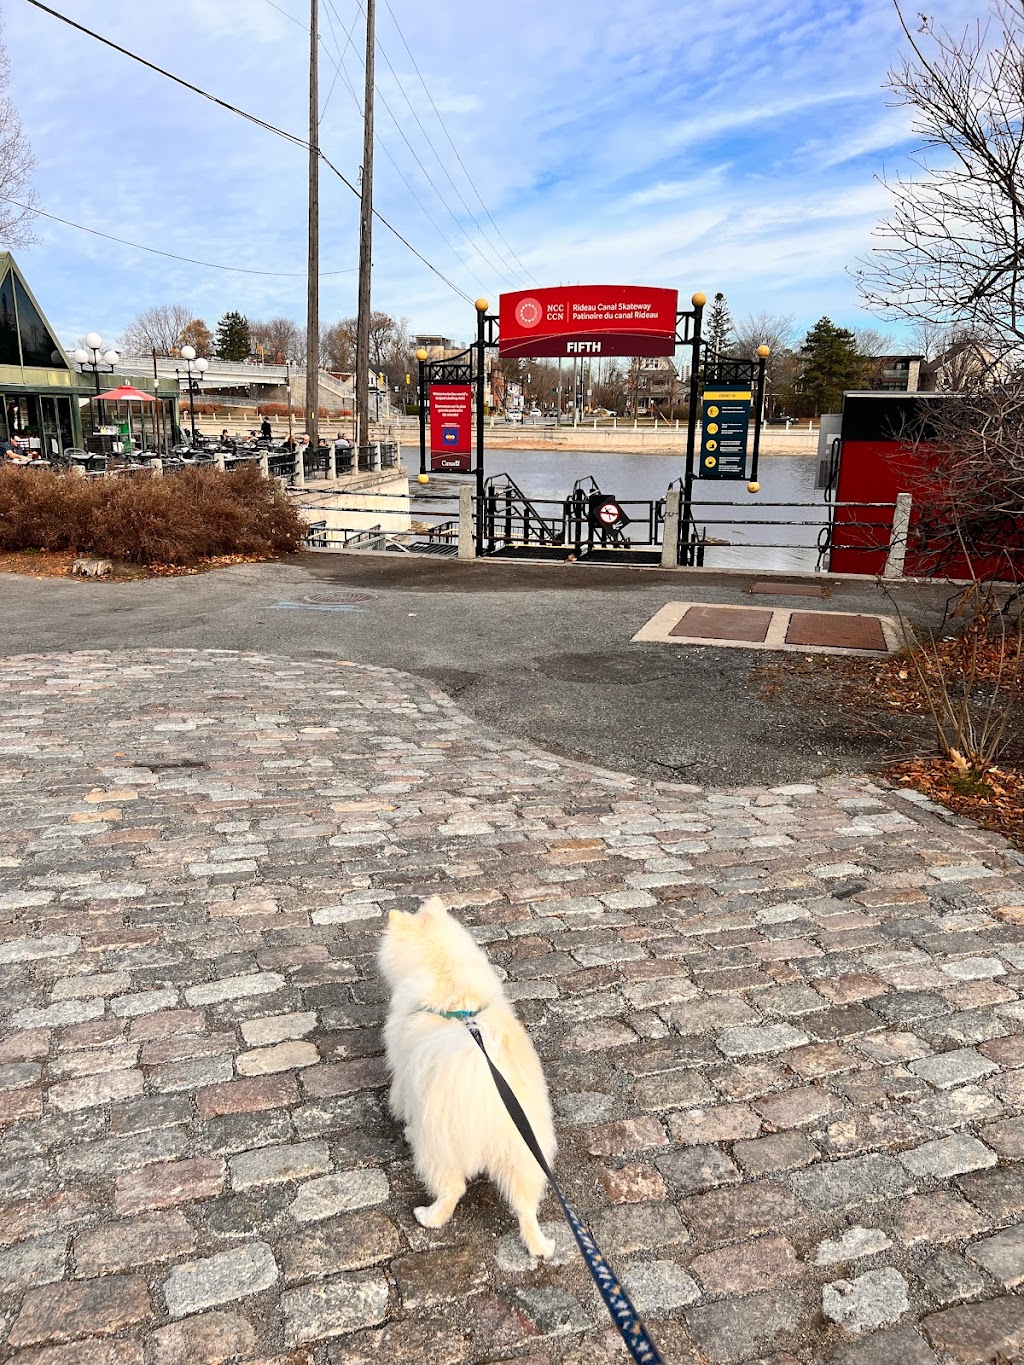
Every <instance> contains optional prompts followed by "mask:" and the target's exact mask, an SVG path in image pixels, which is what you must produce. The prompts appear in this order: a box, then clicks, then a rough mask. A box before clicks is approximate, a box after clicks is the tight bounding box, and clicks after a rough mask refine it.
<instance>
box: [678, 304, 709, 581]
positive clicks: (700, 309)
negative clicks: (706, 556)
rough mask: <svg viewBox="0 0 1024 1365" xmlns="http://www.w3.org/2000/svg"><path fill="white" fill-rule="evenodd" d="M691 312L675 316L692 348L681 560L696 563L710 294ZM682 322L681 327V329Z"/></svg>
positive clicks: (681, 342)
mask: <svg viewBox="0 0 1024 1365" xmlns="http://www.w3.org/2000/svg"><path fill="white" fill-rule="evenodd" d="M690 302H691V304H692V305H693V307H692V308H690V309H689V310H688V311H684V312H681V313H678V314H677V315H676V345H677V346H689V347H690V405H689V411H688V413H687V415H686V473H685V475H684V477H683V505H682V507H681V508H680V514H679V543H680V545H681V546H682V556H681V562H682V563H683V564H688V565H689V564H693V562H694V555H695V554H696V546H695V545H694V544H693V478H694V466H695V462H696V458H697V455H696V452H697V403H698V401H699V399H700V343H701V335H700V333H701V323H702V321H703V318H704V305H705V304H706V303H707V296H706V295H704V294H694V295H693V297H692V299H691V300H690ZM680 323H682V327H681V328H680V325H679V324H680Z"/></svg>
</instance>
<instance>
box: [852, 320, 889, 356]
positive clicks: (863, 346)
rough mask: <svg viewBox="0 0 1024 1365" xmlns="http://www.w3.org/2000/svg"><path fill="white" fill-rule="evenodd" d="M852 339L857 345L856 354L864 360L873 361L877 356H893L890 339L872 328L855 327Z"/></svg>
mask: <svg viewBox="0 0 1024 1365" xmlns="http://www.w3.org/2000/svg"><path fill="white" fill-rule="evenodd" d="M853 338H854V341H855V342H856V344H857V354H858V355H862V356H863V357H864V359H865V360H875V359H877V358H878V357H879V356H883V355H892V354H893V349H892V348H893V341H892V337H890V336H888V335H887V334H886V333H885V332H879V331H878V330H877V329H876V328H874V327H855V328H854V329H853Z"/></svg>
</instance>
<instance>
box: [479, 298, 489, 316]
mask: <svg viewBox="0 0 1024 1365" xmlns="http://www.w3.org/2000/svg"><path fill="white" fill-rule="evenodd" d="M490 306H491V305H490V304H489V303H488V302H487V300H486V299H477V301H476V311H477V312H478V313H486V312H487V310H488V308H490Z"/></svg>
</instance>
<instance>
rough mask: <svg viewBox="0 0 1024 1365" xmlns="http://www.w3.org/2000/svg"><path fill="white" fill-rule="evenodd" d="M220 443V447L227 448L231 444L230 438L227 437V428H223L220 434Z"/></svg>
mask: <svg viewBox="0 0 1024 1365" xmlns="http://www.w3.org/2000/svg"><path fill="white" fill-rule="evenodd" d="M220 443H221V445H222V446H227V445H230V444H231V437H230V436H229V435H228V429H227V427H225V428H224V430H223V431H222V432H221V434H220Z"/></svg>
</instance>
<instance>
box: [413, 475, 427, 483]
mask: <svg viewBox="0 0 1024 1365" xmlns="http://www.w3.org/2000/svg"><path fill="white" fill-rule="evenodd" d="M416 482H417V483H429V482H430V475H429V474H417V475H416Z"/></svg>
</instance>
